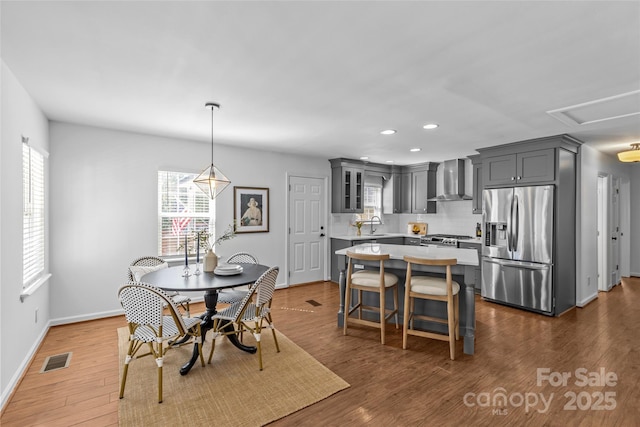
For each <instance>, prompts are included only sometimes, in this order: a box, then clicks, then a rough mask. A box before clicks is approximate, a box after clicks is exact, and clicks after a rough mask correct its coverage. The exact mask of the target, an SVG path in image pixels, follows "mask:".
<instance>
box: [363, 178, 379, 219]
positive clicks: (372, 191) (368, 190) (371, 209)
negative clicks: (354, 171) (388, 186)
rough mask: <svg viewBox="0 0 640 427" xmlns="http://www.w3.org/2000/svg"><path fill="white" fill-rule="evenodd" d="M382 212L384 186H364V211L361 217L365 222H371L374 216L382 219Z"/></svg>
mask: <svg viewBox="0 0 640 427" xmlns="http://www.w3.org/2000/svg"><path fill="white" fill-rule="evenodd" d="M381 212H382V185H380V186H372V185H367V184H366V183H365V186H364V211H363V213H362V215H360V217H361V219H362V220H363V221H369V220H371V218H373V217H374V216H377V217H378V218H379V217H380V214H381Z"/></svg>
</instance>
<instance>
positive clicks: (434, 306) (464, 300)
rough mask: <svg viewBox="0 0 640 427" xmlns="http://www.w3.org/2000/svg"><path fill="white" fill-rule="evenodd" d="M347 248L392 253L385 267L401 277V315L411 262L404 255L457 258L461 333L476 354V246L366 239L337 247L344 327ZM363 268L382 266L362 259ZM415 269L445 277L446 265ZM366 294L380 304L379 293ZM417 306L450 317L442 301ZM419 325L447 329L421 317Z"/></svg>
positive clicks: (340, 312)
mask: <svg viewBox="0 0 640 427" xmlns="http://www.w3.org/2000/svg"><path fill="white" fill-rule="evenodd" d="M347 252H358V253H365V254H381V253H388V254H389V257H390V259H389V260H387V261H385V263H384V268H385V271H390V272H393V273H394V274H395V275H396V276H398V278H399V283H398V285H399V286H398V294H399V310H398V311H399V312H398V316H399V318H400V319H402V317H403V313H404V284H405V276H406V270H407V263H406V262H404V260H403V258H404V256H405V255H408V256H415V257H424V258H436V259H437V258H439V259H445V258H456V259H457V260H458V264H457V265H454V266H452V267H451V274H452V275H453V280H455V281H456V282H458V283H459V284H460V287H461V289H460V294H459V297H460V304H459V309H460V335H461V336H463V337H464V353H465V354H473V353H474V347H475V327H476V313H475V292H474V283H475V280H474V278H475V275H474V274H473V271H474V269H476V268H477V267H478V265H479V259H478V251H477V250H476V249H461V248H455V247H453V248H452V247H441V246H440V247H426V246H404V245H388V244H378V243H363V244H360V245H356V246H351V247H348V248H343V249H340V250H337V251H335V255H336V256H337V258H338V265H337V268H338V269H339V271H340V275H339V281H338V282H339V285H340V307H339V310H338V319H337V320H338V322H337V323H338V326H339V327H342V325H343V323H344V310H345V307H344V293H345V288H346V281H345V270H346V269H347V261H348V260H347V257H346V254H347ZM357 264H359V265H360V266H361V267H360V268H363V267H364V268H367V267H369V266H370V267H373V268H377V267H378V265H379V264H378V262H377V261H376V262H373V261H362V260H358V262H357ZM412 272H414V274H427V275H437V276H440V277H442V276H443V275H444V273H445V268H444V267H442V266H425V265H415V264H414V265H412ZM364 294H365V295H364V296H363V302H364V304H365V305H374V306H375V305H376V304H378V302H377V301H378V300H377V298H378V296H377V295H370V293H368V292H365V293H364ZM415 310H416V312H417V313H427V312H428V313H429V315H431V316H434V317H440V318H446V317H447V310H446V308H445V307H444V305H443V304H439V302H438V301H416V306H415ZM362 315H363V317H365V318H370V319H372V320H373V319H377V316H378V315H377V314H376V313H373V312H366V311H365V312H363V314H362ZM415 322H416V325H417V326H418V327H419V328H421V329H425V330H430V331H435V332H445V331H446V325H442V324H439V323H435V322H428V321H419V320H415ZM443 328H444V329H443Z"/></svg>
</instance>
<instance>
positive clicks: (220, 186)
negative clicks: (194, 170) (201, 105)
mask: <svg viewBox="0 0 640 427" xmlns="http://www.w3.org/2000/svg"><path fill="white" fill-rule="evenodd" d="M205 107H206V108H208V109H210V110H211V166H209V167H208V168H206V169H205V170H203V171H202V172H200V175H198V176H197V177H196V178H195V179H194V180H193V183H194V184H195V185H196V186H197V187H198V188H199V189H200V191H202V192H203V193H205V194H207V195H208V196H209V198H210V199H211V200H213V199H215V198H216V196H217V195H218V194H220V192H221V191H222V190H224V189H225V188H227V186H228V185H229V184H231V181H229V178H227V177H226V176H225V175H224V174H223V173H222V172H220V169H218V168H217V167H216V166H215V165H214V164H213V110H217V109H219V108H220V105H219V104H214V103H213V102H208V103H206V104H205Z"/></svg>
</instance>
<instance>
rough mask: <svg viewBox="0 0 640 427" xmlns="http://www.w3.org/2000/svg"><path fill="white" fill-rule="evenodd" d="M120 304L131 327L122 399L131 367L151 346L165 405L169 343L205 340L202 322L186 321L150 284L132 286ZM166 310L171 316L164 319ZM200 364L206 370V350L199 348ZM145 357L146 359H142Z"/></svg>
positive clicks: (123, 292) (126, 288) (121, 295)
mask: <svg viewBox="0 0 640 427" xmlns="http://www.w3.org/2000/svg"><path fill="white" fill-rule="evenodd" d="M118 298H119V299H120V304H122V308H123V309H124V315H125V317H126V319H127V323H128V326H129V349H128V350H127V355H126V357H125V361H124V369H123V372H122V382H121V383H120V399H122V398H123V397H124V388H125V385H126V382H127V372H128V371H129V364H130V363H131V361H132V360H134V356H135V355H136V353H137V351H138V350H139V349H140V348H141V347H143V346H144V344H147V345H148V347H149V353H147V354H145V355H143V356H146V355H149V354H151V355H152V356H153V357H154V358H155V361H156V364H157V366H158V370H157V372H158V403H162V364H163V359H164V355H165V353H166V352H167V350H168V349H169V348H171V346H167V347H164V346H163V344H164V342H165V341H169V340H172V341H175V340H176V339H178V338H180V337H185V336H188V337H194V338H195V339H196V340H197V339H198V338H199V337H201V332H200V322H201V320H200V319H199V318H197V317H182V316H181V315H180V312H179V311H178V307H177V305H176V304H175V303H174V302H173V301H172V300H171V297H170V296H169V295H168V294H167V293H166V292H164V291H163V290H162V289H159V288H156V287H155V286H151V285H149V284H147V283H140V282H129V283H127V284H126V285H124V286H122V287H121V288H120V290H119V291H118ZM165 307H167V308H168V309H169V315H164V310H165ZM198 353H199V355H200V361H201V363H202V366H204V357H203V356H202V346H201V345H198ZM140 357H142V356H140Z"/></svg>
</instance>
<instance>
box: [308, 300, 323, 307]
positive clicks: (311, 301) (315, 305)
mask: <svg viewBox="0 0 640 427" xmlns="http://www.w3.org/2000/svg"><path fill="white" fill-rule="evenodd" d="M305 302H308V303H309V304H311V305H312V306H314V307H317V306H319V305H322V304H320V303H319V302H318V301H315V300H312V299H310V300H307V301H305Z"/></svg>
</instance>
